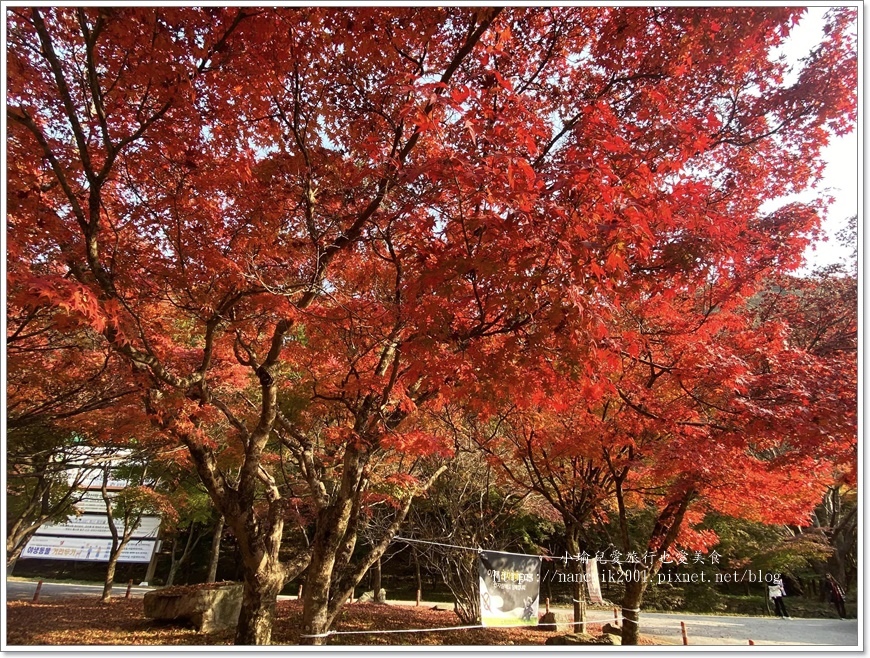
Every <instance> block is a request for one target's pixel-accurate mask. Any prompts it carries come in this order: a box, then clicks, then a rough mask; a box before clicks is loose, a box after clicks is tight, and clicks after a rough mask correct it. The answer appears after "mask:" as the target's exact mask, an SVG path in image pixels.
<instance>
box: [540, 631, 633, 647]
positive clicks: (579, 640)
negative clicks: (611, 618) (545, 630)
mask: <svg viewBox="0 0 870 658" xmlns="http://www.w3.org/2000/svg"><path fill="white" fill-rule="evenodd" d="M544 644H549V645H560V646H565V645H569V646H570V645H590V644H604V645H606V644H610V645H613V644H616V645H621V644H622V638H621V637H619V636H618V635H607V634H605V635H599V636H598V637H594V636H592V635H587V634H585V633H568V634H567V635H554V636H553V637H548V638H547V641H546V642H544Z"/></svg>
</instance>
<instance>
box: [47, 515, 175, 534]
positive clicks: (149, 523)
mask: <svg viewBox="0 0 870 658" xmlns="http://www.w3.org/2000/svg"><path fill="white" fill-rule="evenodd" d="M115 527H116V528H117V529H118V534H119V535H120V534H122V533H123V532H124V522H123V521H122V520H121V519H116V520H115ZM159 528H160V518H159V517H157V516H143V517H142V520H141V522H140V523H139V527H138V528H136V529H135V530H134V531H133V535H132V536H133V538H134V539H140V538H145V537H153V538H156V537H157V530H158V529H159ZM36 534H37V535H63V536H65V537H109V538H111V536H112V532H111V530H109V519H108V517H106V516H105V515H103V516H96V515H92V514H83V515H82V516H71V517H69V518H68V519H67V520H66V521H62V522H61V523H45V524H43V525H41V526H40V527H39V529H38V530H37V531H36Z"/></svg>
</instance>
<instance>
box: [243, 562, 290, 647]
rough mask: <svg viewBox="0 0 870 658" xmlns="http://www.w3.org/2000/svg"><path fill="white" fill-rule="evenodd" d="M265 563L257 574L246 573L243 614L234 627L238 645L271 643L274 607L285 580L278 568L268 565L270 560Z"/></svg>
mask: <svg viewBox="0 0 870 658" xmlns="http://www.w3.org/2000/svg"><path fill="white" fill-rule="evenodd" d="M265 562H266V565H265V567H264V568H261V569H260V570H259V572H256V573H245V579H244V584H245V587H244V592H243V594H242V610H241V613H240V614H239V624H238V626H237V627H236V638H235V643H236V644H237V645H257V646H266V645H268V644H269V643H270V642H271V641H272V625H273V624H274V623H275V604H276V602H277V599H278V593H279V592H280V591H281V588H282V587H283V586H284V579H283V576H282V575H281V574H280V569H275V567H277V566H279V565H277V564H274V565H271V564H270V563H271V562H273V560H267V561H265ZM270 567H271V568H270Z"/></svg>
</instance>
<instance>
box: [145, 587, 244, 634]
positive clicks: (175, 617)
mask: <svg viewBox="0 0 870 658" xmlns="http://www.w3.org/2000/svg"><path fill="white" fill-rule="evenodd" d="M242 590H243V587H242V585H241V583H209V584H208V585H190V586H187V587H165V588H163V589H156V590H154V591H152V592H148V593H147V594H145V601H144V604H145V616H146V617H148V618H150V619H160V620H163V621H179V622H183V623H187V624H191V625H193V626H194V627H196V629H197V630H198V631H199V632H200V633H214V632H215V631H220V630H224V629H226V628H235V626H236V625H237V624H238V622H239V612H240V611H241V609H242Z"/></svg>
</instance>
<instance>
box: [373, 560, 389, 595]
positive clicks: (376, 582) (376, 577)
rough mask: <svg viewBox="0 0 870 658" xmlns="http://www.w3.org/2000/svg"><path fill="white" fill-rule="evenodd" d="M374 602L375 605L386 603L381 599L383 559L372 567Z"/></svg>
mask: <svg viewBox="0 0 870 658" xmlns="http://www.w3.org/2000/svg"><path fill="white" fill-rule="evenodd" d="M372 600H373V601H374V602H375V603H386V601H384V600H383V599H382V598H381V558H378V559H377V560H376V561H375V563H374V564H373V565H372Z"/></svg>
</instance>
